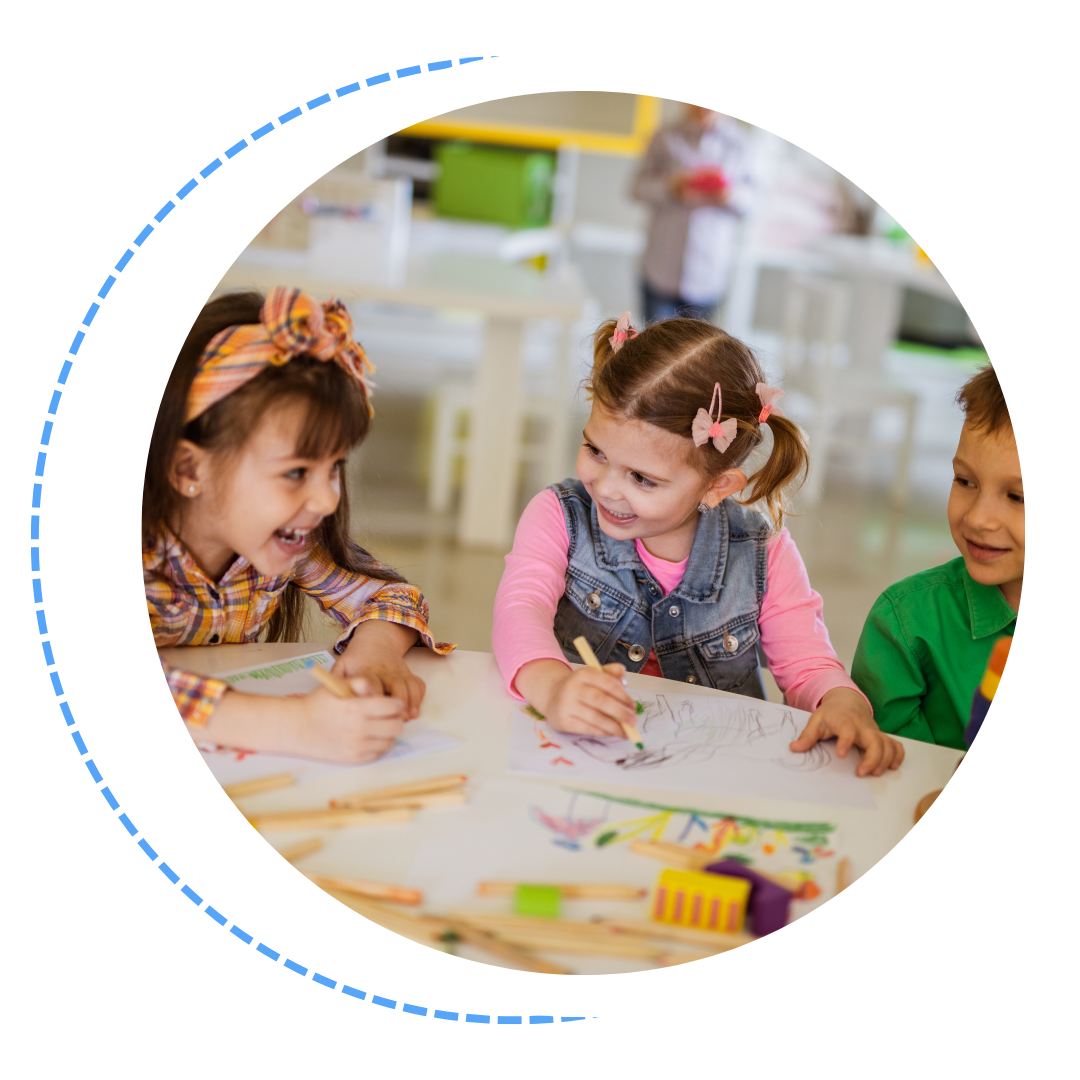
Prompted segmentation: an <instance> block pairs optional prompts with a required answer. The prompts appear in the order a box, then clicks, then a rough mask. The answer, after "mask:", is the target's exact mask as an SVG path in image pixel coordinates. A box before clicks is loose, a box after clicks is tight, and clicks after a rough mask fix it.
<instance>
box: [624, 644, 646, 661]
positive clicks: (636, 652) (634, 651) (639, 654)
mask: <svg viewBox="0 0 1080 1080" xmlns="http://www.w3.org/2000/svg"><path fill="white" fill-rule="evenodd" d="M626 655H627V656H628V657H630V662H631V663H633V664H640V663H641V661H642V660H644V659H645V650H644V649H643V648H642V647H641V646H640V645H631V646H630V648H629V649H627V650H626Z"/></svg>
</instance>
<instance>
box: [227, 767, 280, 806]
mask: <svg viewBox="0 0 1080 1080" xmlns="http://www.w3.org/2000/svg"><path fill="white" fill-rule="evenodd" d="M294 783H296V781H295V780H294V779H293V774H292V773H287V772H279V773H274V775H273V776H260V777H259V778H258V779H257V780H242V781H241V782H240V783H238V784H228V785H226V786H225V787H223V788H222V789H221V790H222V791H224V792H225V794H226V795H228V796H229V798H230V799H242V798H244V796H245V795H258V794H259V793H260V792H263V791H277V790H278V789H279V788H287V787H292V786H293V784H294Z"/></svg>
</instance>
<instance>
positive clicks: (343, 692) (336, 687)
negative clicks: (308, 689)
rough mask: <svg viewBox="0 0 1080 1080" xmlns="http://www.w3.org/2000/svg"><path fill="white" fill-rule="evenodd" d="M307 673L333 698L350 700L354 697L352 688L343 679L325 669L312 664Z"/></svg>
mask: <svg viewBox="0 0 1080 1080" xmlns="http://www.w3.org/2000/svg"><path fill="white" fill-rule="evenodd" d="M308 671H310V672H311V674H312V675H313V676H314V677H315V681H316V682H320V683H322V685H323V686H325V687H326V689H327V690H329V691H330V693H331V694H333V695H334V697H337V698H351V697H355V696H356V695H355V694H354V693H353V690H352V687H351V686H350V685H349V684H348V683H347V682H346V681H345V680H344V679H342V678H339V677H338V676H337V675H333V674H331V673H330V672H329V671H327V670H326V668H323V667H319V665H318V664H312V665H311V667H309V668H308Z"/></svg>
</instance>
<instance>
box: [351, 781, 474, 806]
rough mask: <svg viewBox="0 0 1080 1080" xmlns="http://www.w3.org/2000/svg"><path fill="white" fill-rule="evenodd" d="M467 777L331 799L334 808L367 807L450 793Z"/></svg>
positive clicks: (387, 788) (358, 792)
mask: <svg viewBox="0 0 1080 1080" xmlns="http://www.w3.org/2000/svg"><path fill="white" fill-rule="evenodd" d="M466 780H468V777H467V776H460V775H457V774H455V775H452V776H433V777H432V778H431V779H430V780H414V781H413V782H412V783H409V784H394V785H392V786H391V787H381V788H371V789H370V790H368V791H354V792H353V793H352V794H351V795H342V796H341V798H340V799H331V800H330V805H331V806H334V807H348V806H367V805H368V804H369V803H373V802H380V801H382V800H384V799H396V798H400V797H401V796H403V795H431V794H434V793H435V792H437V791H450V790H453V789H454V788H458V787H461V785H462V784H464V783H465V781H466Z"/></svg>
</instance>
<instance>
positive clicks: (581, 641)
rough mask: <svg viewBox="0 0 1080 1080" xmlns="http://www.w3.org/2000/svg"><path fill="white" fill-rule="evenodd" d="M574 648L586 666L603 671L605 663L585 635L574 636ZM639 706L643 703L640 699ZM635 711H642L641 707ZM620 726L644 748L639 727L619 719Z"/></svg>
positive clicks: (638, 746)
mask: <svg viewBox="0 0 1080 1080" xmlns="http://www.w3.org/2000/svg"><path fill="white" fill-rule="evenodd" d="M574 648H575V649H577V651H578V653H579V655H580V656H581V659H582V660H583V661H584V662H585V666H586V667H591V668H595V669H596V670H597V671H603V670H604V668H603V665H602V664H601V663H600V661H599V660H597V659H596V653H594V652H593V651H592V646H591V645H590V644H589V643H588V642H587V641H586V640H585V638H584V637H576V638H574ZM637 704H638V706H640V705H641V702H640V701H639V702H638V703H637ZM635 711H637V712H640V711H641V710H640V708H638V709H636V710H635ZM619 726H620V727H621V728H622V729H623V734H624V735H626V737H627V738H628V739H629V740H630V741H631V742H632V743H633V744H634V745H635V746H636V747H637V748H638V749H639V750H644V749H645V744H644V743H643V742H642V741H641V733H640V732H639V731H638V729H637V728H636V727H635V726H634V725H633V724H631V723H630V722H629V721H623V720H620V721H619Z"/></svg>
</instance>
